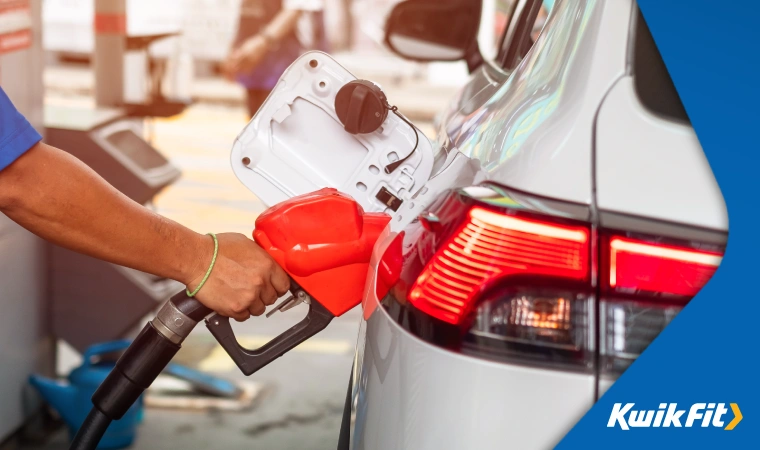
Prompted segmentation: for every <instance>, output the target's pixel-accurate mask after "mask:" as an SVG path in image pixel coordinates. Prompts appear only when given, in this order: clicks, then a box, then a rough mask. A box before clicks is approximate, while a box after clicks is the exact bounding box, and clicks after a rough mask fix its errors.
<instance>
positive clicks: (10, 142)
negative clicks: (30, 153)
mask: <svg viewBox="0 0 760 450" xmlns="http://www.w3.org/2000/svg"><path fill="white" fill-rule="evenodd" d="M41 140H42V136H40V134H39V133H37V130H35V129H34V127H32V125H31V124H30V123H29V122H28V121H27V120H26V119H25V118H24V116H22V115H21V113H19V112H18V110H16V107H14V106H13V103H11V100H10V99H9V98H8V96H7V95H5V91H3V88H1V87H0V170H3V169H5V168H6V167H8V166H10V165H11V163H13V161H15V160H16V159H18V157H19V156H21V155H23V154H24V153H25V152H26V151H27V150H29V149H30V148H32V147H33V146H34V144H36V143H38V142H39V141H41Z"/></svg>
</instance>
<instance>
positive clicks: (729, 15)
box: [559, 0, 760, 449]
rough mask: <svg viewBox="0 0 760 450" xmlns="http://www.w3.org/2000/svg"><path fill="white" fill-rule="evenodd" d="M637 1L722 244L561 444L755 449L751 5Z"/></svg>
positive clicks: (757, 85) (755, 10)
mask: <svg viewBox="0 0 760 450" xmlns="http://www.w3.org/2000/svg"><path fill="white" fill-rule="evenodd" d="M638 3H639V6H640V8H641V10H642V13H643V15H644V18H645V20H646V22H647V24H648V25H649V28H650V29H651V32H652V35H653V36H654V39H655V42H656V44H657V46H658V48H659V50H660V53H661V54H662V57H663V59H664V61H665V64H666V66H667V68H668V71H669V72H670V75H671V77H672V79H673V81H674V83H675V86H676V89H677V90H678V93H679V95H680V97H681V100H682V101H683V103H684V106H685V108H686V111H687V113H688V115H689V118H690V119H691V122H692V124H693V126H694V128H695V130H696V133H697V136H698V138H699V141H700V142H701V144H702V147H703V149H704V152H705V154H706V155H707V159H708V160H709V162H710V165H711V166H712V169H713V172H714V174H715V177H716V179H717V181H718V184H719V185H720V188H721V191H722V193H723V197H724V198H725V201H726V206H727V208H728V215H729V239H728V247H727V250H726V254H725V257H724V259H723V262H722V264H721V266H720V268H719V269H718V271H717V272H716V274H715V276H714V277H713V278H712V280H711V281H710V282H709V283H708V284H707V286H706V287H705V288H704V289H703V290H702V291H701V292H700V293H699V294H698V295H697V296H696V297H695V298H694V299H693V300H692V301H691V303H690V304H689V305H688V306H687V307H686V308H685V309H684V310H683V312H682V313H681V314H679V315H678V317H676V319H675V320H674V321H673V322H672V323H671V324H670V325H669V326H668V327H667V328H666V329H665V331H664V332H663V333H662V334H661V335H660V336H659V337H658V338H657V339H656V340H655V341H654V342H653V343H652V344H651V345H650V346H649V348H648V349H647V350H646V351H645V352H644V353H643V354H642V355H641V356H640V357H639V358H638V360H637V361H636V362H635V363H634V364H633V365H632V366H631V367H630V369H628V370H627V371H626V372H625V373H624V374H623V376H622V377H621V378H620V379H619V380H618V381H617V382H616V383H615V384H614V385H613V386H612V388H610V389H609V391H608V392H607V393H606V394H604V395H603V396H602V398H601V399H600V400H599V401H598V402H597V403H596V405H595V406H594V407H593V408H592V409H591V410H590V411H589V412H588V413H587V414H586V415H585V416H584V417H583V418H582V419H581V421H580V422H579V423H578V424H577V425H576V426H575V427H574V428H573V429H572V430H571V431H570V432H569V433H568V435H567V436H566V437H565V439H564V440H563V441H562V442H561V443H560V445H559V448H616V449H618V448H653V447H655V448H660V447H670V448H760V443H759V442H758V439H757V435H758V434H759V431H758V430H760V405H758V402H759V401H760V399H759V398H758V397H759V395H758V393H760V373H758V361H757V360H758V358H760V342H758V338H759V337H760V323H758V320H760V296H759V295H758V294H756V293H755V292H754V288H755V282H756V281H760V275H759V274H758V267H759V266H760V265H759V261H760V258H758V256H759V255H760V245H758V242H759V241H760V239H758V235H759V234H760V232H759V231H758V228H759V227H758V219H759V217H758V214H757V209H758V206H757V205H755V200H756V199H757V198H758V194H760V187H758V184H757V182H758V179H759V178H760V176H759V174H760V156H759V155H758V153H760V144H758V131H760V112H758V111H759V110H758V107H760V24H758V21H759V19H760V2H757V1H714V0H713V1H706V0H666V1H663V0H639V2H638ZM632 413H633V414H634V418H635V419H634V421H636V420H637V419H641V420H642V423H643V424H646V423H647V418H650V422H651V423H652V425H654V424H655V423H657V424H659V425H660V426H640V427H632V426H629V419H630V417H631V415H632ZM658 418H659V422H658ZM690 419H691V420H690ZM676 422H678V425H680V426H677V425H676ZM666 423H667V424H668V425H669V426H667V427H666V426H665V424H666ZM689 424H690V425H691V426H687V425H689ZM626 428H627V429H626Z"/></svg>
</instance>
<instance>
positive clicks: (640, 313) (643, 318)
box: [600, 232, 723, 378]
mask: <svg viewBox="0 0 760 450" xmlns="http://www.w3.org/2000/svg"><path fill="white" fill-rule="evenodd" d="M628 234H630V233H628ZM602 242H603V243H604V245H603V246H602V250H603V252H602V264H603V267H606V268H607V269H606V271H605V273H604V274H603V278H602V283H601V292H602V296H601V301H600V312H601V314H600V316H601V321H600V326H601V330H602V332H601V337H602V340H601V346H600V347H601V348H600V354H601V358H600V362H601V370H600V372H601V373H602V374H603V375H605V376H607V377H608V378H615V377H617V376H618V375H620V374H621V373H622V372H623V371H624V370H625V369H627V368H628V366H629V365H630V364H631V363H632V362H633V361H634V360H635V359H636V358H637V357H638V356H639V355H640V354H641V352H643V351H644V349H646V347H647V346H648V345H649V344H650V343H651V342H652V341H653V340H654V338H656V337H657V335H658V334H660V332H661V331H662V330H663V329H664V328H665V327H666V326H667V325H668V324H669V323H670V321H671V320H673V318H674V317H675V316H676V315H677V314H678V313H679V312H680V311H681V309H682V308H683V306H684V305H686V303H688V302H689V300H690V299H691V298H692V297H693V296H694V295H695V294H696V293H697V292H699V290H700V289H702V287H703V286H704V285H705V284H706V283H707V282H708V281H709V280H710V278H711V277H712V276H713V274H714V273H715V270H717V268H718V266H719V265H720V261H721V258H722V256H723V250H722V248H721V247H718V246H712V247H711V248H705V245H704V244H701V243H693V242H692V243H690V242H687V241H681V242H679V241H663V239H662V238H660V237H654V236H643V237H642V236H639V237H630V236H628V235H627V234H626V233H622V232H610V233H608V234H607V235H606V236H603V238H602Z"/></svg>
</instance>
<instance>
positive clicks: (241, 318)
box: [230, 311, 251, 322]
mask: <svg viewBox="0 0 760 450" xmlns="http://www.w3.org/2000/svg"><path fill="white" fill-rule="evenodd" d="M230 317H232V318H233V319H235V320H236V321H237V322H245V321H246V320H248V318H249V317H251V313H250V311H245V312H241V313H233V314H231V315H230Z"/></svg>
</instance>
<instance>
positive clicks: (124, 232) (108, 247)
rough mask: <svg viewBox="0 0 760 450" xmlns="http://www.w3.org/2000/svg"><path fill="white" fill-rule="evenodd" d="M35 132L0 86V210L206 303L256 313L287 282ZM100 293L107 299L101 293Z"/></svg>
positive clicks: (230, 312)
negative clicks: (179, 286)
mask: <svg viewBox="0 0 760 450" xmlns="http://www.w3.org/2000/svg"><path fill="white" fill-rule="evenodd" d="M41 141H42V137H41V136H40V135H39V134H38V133H37V131H36V130H35V129H34V128H33V127H32V126H31V125H30V124H29V122H28V121H27V120H26V119H25V118H24V117H23V116H22V115H21V114H20V113H19V112H18V111H17V110H16V108H15V107H14V106H13V104H12V103H11V101H10V99H9V98H8V96H7V95H6V94H5V92H4V91H3V90H2V88H0V212H1V213H3V214H5V215H6V216H8V217H9V218H10V219H11V220H13V221H14V222H16V223H18V224H19V225H21V226H22V227H24V228H26V229H27V230H29V231H30V232H32V233H34V234H36V235H37V236H39V237H41V238H43V239H46V240H48V241H50V242H52V243H54V244H57V245H60V246H61V247H65V248H68V249H70V250H73V251H76V252H79V253H83V254H85V255H89V256H92V257H95V258H99V259H102V260H104V261H108V262H111V263H114V264H119V265H122V266H127V267H131V268H133V269H137V270H141V271H143V272H148V273H151V274H154V275H157V276H161V277H166V278H171V279H174V280H177V281H179V282H181V283H183V284H185V285H186V286H187V288H188V289H189V290H190V291H193V290H195V289H196V288H197V287H198V286H199V285H201V284H202V286H201V288H200V290H198V291H197V295H196V298H197V299H198V300H199V301H200V302H201V303H203V304H204V305H205V306H207V307H209V308H210V309H212V310H214V311H216V312H218V313H220V314H223V315H225V316H229V317H233V318H235V319H236V320H238V321H243V320H246V319H247V318H248V317H250V316H251V315H255V316H258V315H260V314H262V313H263V312H264V310H265V309H266V306H269V305H271V304H273V303H274V302H275V301H276V300H277V298H278V297H279V296H280V295H283V294H285V292H287V291H288V289H289V288H290V279H289V277H288V275H287V274H286V273H285V271H283V270H282V268H281V267H280V266H278V265H277V263H276V262H275V261H274V260H273V259H272V258H271V257H270V256H269V255H268V254H267V253H266V252H265V251H264V250H263V249H261V248H260V247H259V246H258V245H256V243H255V242H254V241H252V240H251V239H248V238H247V237H245V236H243V235H242V234H237V233H224V234H219V235H218V236H217V237H216V240H217V242H218V252H217V257H216V260H215V262H214V263H213V267H212V269H211V271H210V276H209V277H208V279H207V280H206V282H205V283H203V279H204V277H205V275H206V273H207V271H208V269H209V267H211V265H212V259H213V256H214V253H215V245H216V244H215V240H214V238H212V237H211V236H204V235H201V234H198V233H196V232H194V231H192V230H190V229H188V228H186V227H184V226H182V225H180V224H178V223H176V222H173V221H171V220H169V219H167V218H165V217H162V216H160V215H158V214H156V213H154V212H153V211H151V210H149V209H148V208H145V207H144V206H142V205H140V204H138V203H137V202H134V201H133V200H131V199H130V198H128V197H127V196H125V195H124V194H122V193H121V192H119V191H118V190H116V189H115V188H114V187H113V186H111V185H110V184H108V183H107V182H106V181H105V180H103V179H102V178H101V177H100V176H99V175H98V174H96V173H95V172H94V171H93V170H92V169H90V168H89V167H88V166H87V165H85V164H84V163H83V162H81V161H80V160H78V159H76V158H75V157H73V156H72V155H70V154H69V153H67V152H65V151H63V150H59V149H57V148H55V147H51V146H49V145H46V144H44V143H42V142H41ZM103 301H108V300H107V299H104V300H103Z"/></svg>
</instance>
